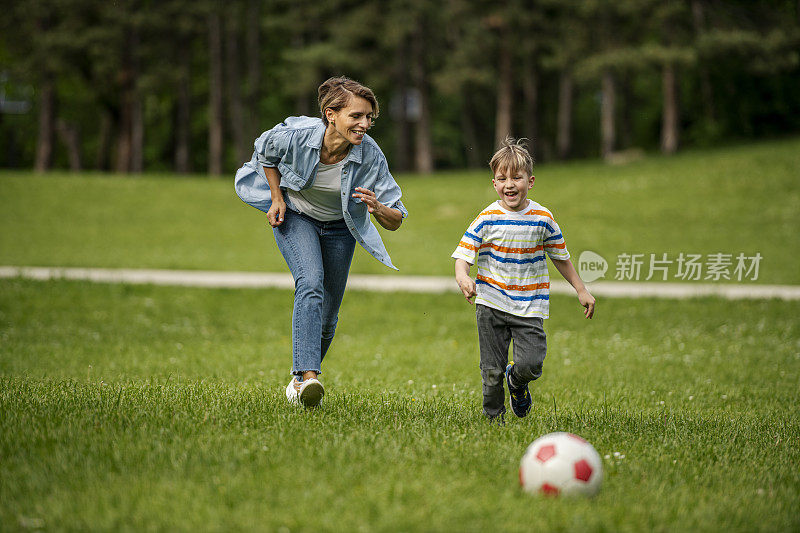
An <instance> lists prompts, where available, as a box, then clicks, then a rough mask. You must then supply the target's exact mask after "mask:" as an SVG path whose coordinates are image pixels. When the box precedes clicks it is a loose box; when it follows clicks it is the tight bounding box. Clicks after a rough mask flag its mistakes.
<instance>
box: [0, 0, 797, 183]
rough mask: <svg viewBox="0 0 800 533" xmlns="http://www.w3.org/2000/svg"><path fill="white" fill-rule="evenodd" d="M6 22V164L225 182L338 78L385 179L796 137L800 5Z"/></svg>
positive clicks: (605, 2) (621, 5)
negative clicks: (521, 153)
mask: <svg viewBox="0 0 800 533" xmlns="http://www.w3.org/2000/svg"><path fill="white" fill-rule="evenodd" d="M3 12H4V15H3V17H2V18H0V168H33V169H34V170H36V171H39V172H44V171H47V170H50V169H54V168H57V169H67V168H68V169H72V170H75V171H85V170H100V171H111V172H117V173H141V172H165V173H173V172H174V173H178V174H183V173H204V174H210V175H223V174H227V175H232V174H233V172H234V171H235V169H236V168H238V167H239V166H240V165H241V163H242V162H243V161H245V160H248V159H249V158H250V156H251V153H252V149H253V140H254V139H255V138H256V137H257V136H258V135H259V134H260V133H261V132H262V131H264V130H266V129H269V128H270V127H272V126H273V125H274V124H276V123H278V122H280V121H281V120H283V119H284V118H285V117H286V116H288V115H293V114H306V115H317V114H318V110H317V108H316V89H317V86H318V85H319V83H320V82H322V81H323V80H325V79H326V78H328V77H329V76H332V75H347V76H349V77H351V78H354V79H357V80H359V81H361V82H363V83H365V84H366V85H368V86H370V87H371V88H373V89H374V90H375V92H376V94H377V96H378V99H379V101H380V103H381V113H380V118H379V119H378V120H377V121H376V124H375V126H374V128H373V130H372V131H371V134H372V135H373V136H374V137H375V138H376V139H378V141H379V142H380V145H381V147H382V148H383V150H384V151H385V152H386V154H387V157H388V158H389V161H390V164H391V168H392V170H393V171H395V172H398V171H415V172H421V173H426V172H431V171H434V170H436V169H444V168H466V167H480V166H482V165H484V164H485V163H486V161H487V159H488V158H489V156H490V155H491V153H492V152H493V149H494V146H495V145H496V144H497V142H498V140H501V139H502V138H504V137H505V136H506V135H512V136H517V137H520V136H523V137H527V138H528V139H530V140H531V141H532V145H533V150H534V152H535V156H536V159H537V161H545V160H551V159H566V158H571V157H597V156H602V157H604V158H607V159H609V160H611V161H614V160H615V158H619V157H622V158H623V159H624V158H626V157H636V154H638V153H641V151H655V150H660V151H662V152H664V153H674V152H675V151H677V150H679V149H680V148H682V147H689V146H708V145H714V144H720V143H729V142H738V141H741V140H748V139H754V138H762V137H776V136H783V135H791V134H796V133H797V132H798V131H800V90H799V89H800V1H797V0H794V1H765V0H761V1H749V0H728V1H722V0H675V1H667V2H664V1H656V0H614V1H612V0H558V1H556V0H540V1H535V2H534V1H522V0H496V1H488V0H444V1H442V2H429V1H425V0H386V1H379V2H369V1H361V2H355V1H351V0H325V1H316V2H312V1H310V0H234V1H229V2H224V3H223V2H218V1H212V0H194V1H191V2H189V1H186V0H163V1H148V0H119V1H114V2H101V1H96V0H30V1H28V2H12V3H11V5H6V6H5V7H4V9H3Z"/></svg>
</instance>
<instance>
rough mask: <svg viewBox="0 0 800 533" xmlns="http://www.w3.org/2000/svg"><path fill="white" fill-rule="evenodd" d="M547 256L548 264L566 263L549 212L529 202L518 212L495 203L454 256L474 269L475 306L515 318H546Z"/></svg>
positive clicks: (561, 239) (564, 247) (561, 238)
mask: <svg viewBox="0 0 800 533" xmlns="http://www.w3.org/2000/svg"><path fill="white" fill-rule="evenodd" d="M545 252H547V255H549V256H550V258H551V259H569V252H568V251H567V245H566V243H565V242H564V236H563V235H561V230H560V229H559V227H558V224H556V221H555V219H554V218H553V215H552V213H550V211H548V210H547V209H545V208H544V207H542V206H541V205H539V204H537V203H536V202H534V201H533V200H528V206H527V207H526V208H525V209H522V210H520V211H509V210H507V209H504V208H503V207H502V206H501V205H500V202H499V201H496V202H494V203H493V204H491V205H490V206H489V207H487V208H486V209H484V210H483V212H482V213H481V214H480V215H478V217H477V218H476V219H475V220H474V221H473V222H472V224H470V225H469V228H468V229H467V231H466V233H464V236H463V237H462V238H461V242H459V243H458V247H457V248H456V251H455V252H453V256H452V257H454V258H456V259H463V260H465V261H466V262H468V263H469V264H470V265H474V264H477V265H478V272H477V275H476V279H475V281H476V283H477V285H478V289H477V290H478V296H477V298H476V299H475V303H478V304H482V305H485V306H488V307H493V308H495V309H499V310H501V311H505V312H507V313H511V314H513V315H517V316H526V317H529V316H535V317H541V318H547V317H548V316H549V309H550V306H549V303H550V276H549V274H548V273H547V262H546V261H545ZM476 258H477V260H476Z"/></svg>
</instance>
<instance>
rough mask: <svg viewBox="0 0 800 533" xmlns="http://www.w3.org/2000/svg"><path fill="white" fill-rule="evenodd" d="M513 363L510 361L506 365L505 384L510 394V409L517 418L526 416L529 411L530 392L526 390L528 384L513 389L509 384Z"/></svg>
mask: <svg viewBox="0 0 800 533" xmlns="http://www.w3.org/2000/svg"><path fill="white" fill-rule="evenodd" d="M513 366H514V363H513V362H511V363H509V364H508V366H507V367H506V385H508V394H509V396H511V410H512V411H513V412H514V414H515V415H517V416H518V417H519V418H522V417H523V416H526V415H527V414H528V413H530V411H531V405H533V401H532V400H531V393H530V391H528V385H525V386H524V387H520V388H518V389H515V388H513V387H512V386H511V367H513Z"/></svg>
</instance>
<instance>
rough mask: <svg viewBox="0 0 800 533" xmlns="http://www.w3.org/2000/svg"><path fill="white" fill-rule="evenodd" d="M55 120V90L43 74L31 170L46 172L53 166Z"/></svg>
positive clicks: (50, 79)
mask: <svg viewBox="0 0 800 533" xmlns="http://www.w3.org/2000/svg"><path fill="white" fill-rule="evenodd" d="M55 119H56V88H55V81H54V80H53V77H52V76H51V75H49V74H45V75H44V76H43V78H42V90H41V93H40V96H39V132H38V135H37V137H36V160H35V162H34V165H33V169H34V170H35V171H36V172H46V171H48V170H50V167H51V166H52V164H53V137H54V133H55Z"/></svg>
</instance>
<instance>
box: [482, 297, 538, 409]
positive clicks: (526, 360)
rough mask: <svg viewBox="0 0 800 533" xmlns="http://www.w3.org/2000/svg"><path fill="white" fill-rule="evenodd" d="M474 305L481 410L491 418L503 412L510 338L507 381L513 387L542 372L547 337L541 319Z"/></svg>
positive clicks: (536, 376) (524, 383)
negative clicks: (510, 367) (510, 366)
mask: <svg viewBox="0 0 800 533" xmlns="http://www.w3.org/2000/svg"><path fill="white" fill-rule="evenodd" d="M475 308H476V309H475V313H476V315H477V318H478V343H479V344H480V352H481V367H480V368H481V378H482V380H483V412H484V413H485V414H486V415H487V416H489V417H494V416H497V415H499V414H502V413H505V411H506V407H505V399H506V398H505V389H504V388H503V381H505V370H506V365H507V364H508V348H509V345H510V344H511V341H512V339H513V341H514V369H513V372H512V374H511V381H512V385H513V386H514V387H515V388H516V387H522V386H524V385H526V384H527V383H529V382H531V381H533V380H535V379H538V378H539V377H540V376H541V375H542V364H543V363H544V358H545V355H546V354H547V336H546V335H545V332H544V327H543V323H544V321H543V320H542V319H541V318H538V317H521V316H516V315H512V314H510V313H506V312H505V311H500V310H498V309H494V308H492V307H487V306H485V305H481V304H477V305H476V306H475Z"/></svg>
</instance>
